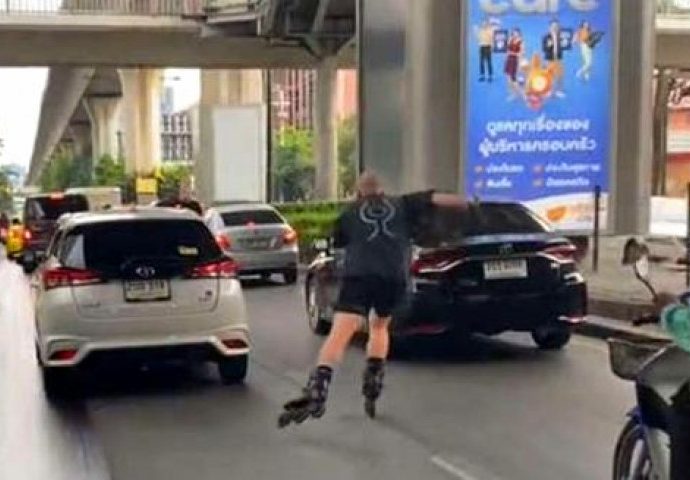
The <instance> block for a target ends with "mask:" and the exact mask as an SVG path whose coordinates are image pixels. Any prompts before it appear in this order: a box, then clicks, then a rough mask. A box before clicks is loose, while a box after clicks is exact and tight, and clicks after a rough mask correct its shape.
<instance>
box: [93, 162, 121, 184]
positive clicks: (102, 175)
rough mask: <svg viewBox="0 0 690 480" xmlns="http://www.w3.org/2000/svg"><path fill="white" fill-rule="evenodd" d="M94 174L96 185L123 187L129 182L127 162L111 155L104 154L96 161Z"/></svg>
mask: <svg viewBox="0 0 690 480" xmlns="http://www.w3.org/2000/svg"><path fill="white" fill-rule="evenodd" d="M93 176H94V184H95V185H98V186H103V187H120V188H123V187H124V185H125V183H126V182H127V174H126V173H125V163H124V162H123V161H118V160H116V159H114V158H113V157H111V156H110V155H103V156H102V157H101V158H99V159H98V161H97V162H96V166H95V167H94V170H93Z"/></svg>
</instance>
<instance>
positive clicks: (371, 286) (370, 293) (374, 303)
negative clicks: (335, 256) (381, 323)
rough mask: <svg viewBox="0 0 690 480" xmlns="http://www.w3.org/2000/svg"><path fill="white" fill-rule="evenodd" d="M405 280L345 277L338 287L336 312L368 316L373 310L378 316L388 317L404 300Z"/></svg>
mask: <svg viewBox="0 0 690 480" xmlns="http://www.w3.org/2000/svg"><path fill="white" fill-rule="evenodd" d="M405 291H406V288H405V282H404V281H401V280H395V279H388V278H383V277H374V276H370V277H346V278H345V280H344V281H343V285H342V287H341V289H340V296H339V297H338V303H337V305H336V307H335V311H336V312H342V313H354V314H356V315H361V316H363V317H368V316H369V312H371V310H374V312H376V315H378V316H379V317H390V316H391V314H392V313H393V310H395V308H396V307H397V306H398V305H399V304H400V303H401V302H402V301H403V300H404V296H405Z"/></svg>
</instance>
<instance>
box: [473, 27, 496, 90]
mask: <svg viewBox="0 0 690 480" xmlns="http://www.w3.org/2000/svg"><path fill="white" fill-rule="evenodd" d="M476 31H477V41H478V42H479V81H480V82H485V81H489V82H492V81H493V76H494V64H493V46H494V34H495V33H496V25H495V24H494V23H493V22H491V21H490V20H484V22H482V24H481V26H480V27H479V28H477V29H476ZM487 74H488V76H487Z"/></svg>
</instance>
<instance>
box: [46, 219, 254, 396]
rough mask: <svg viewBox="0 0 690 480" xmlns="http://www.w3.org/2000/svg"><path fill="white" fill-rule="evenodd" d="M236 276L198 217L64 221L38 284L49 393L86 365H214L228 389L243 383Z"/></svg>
mask: <svg viewBox="0 0 690 480" xmlns="http://www.w3.org/2000/svg"><path fill="white" fill-rule="evenodd" d="M236 270H237V267H236V264H235V262H234V261H233V260H232V259H230V258H229V257H227V256H225V255H224V254H223V252H222V251H221V249H220V248H219V246H218V245H217V243H216V242H215V240H214V238H213V236H212V235H211V233H210V232H209V230H208V228H206V226H205V225H204V223H203V221H202V220H201V218H200V217H199V216H198V215H195V214H194V213H193V212H188V211H186V210H172V209H161V208H154V209H127V210H124V209H123V210H113V211H110V212H104V213H97V214H96V213H84V214H74V215H70V216H68V217H65V218H63V219H62V220H61V221H60V222H59V226H58V230H57V232H56V233H55V235H54V237H53V240H52V242H51V245H50V247H49V249H48V251H47V253H46V259H45V262H44V263H43V264H42V265H41V267H40V269H39V271H38V272H37V274H36V277H35V280H36V281H35V285H36V287H37V302H36V346H37V348H36V350H37V356H38V361H39V364H40V366H41V369H42V372H43V378H44V386H45V390H46V393H47V394H48V395H53V394H58V393H60V392H62V391H64V389H65V386H66V383H69V382H68V381H67V380H68V379H67V378H66V377H69V376H71V374H72V372H73V371H74V370H75V368H74V367H77V366H80V365H82V364H83V363H86V362H92V361H93V362H97V361H99V360H101V361H102V360H106V361H107V362H108V363H109V364H111V365H112V364H113V363H115V362H118V361H123V362H124V361H127V360H130V359H132V358H134V359H135V360H137V361H148V360H154V359H158V358H163V359H168V358H173V359H189V360H199V361H214V362H217V364H218V369H219V372H220V376H221V378H222V379H223V381H224V382H226V383H235V382H241V381H242V380H243V379H244V377H245V375H246V372H247V356H248V354H249V349H250V340H249V328H248V325H247V314H246V309H245V303H244V298H243V295H242V289H241V286H240V282H239V281H238V280H237V278H236ZM115 364H117V363H115Z"/></svg>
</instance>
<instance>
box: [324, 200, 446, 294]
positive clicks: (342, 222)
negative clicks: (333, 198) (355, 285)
mask: <svg viewBox="0 0 690 480" xmlns="http://www.w3.org/2000/svg"><path fill="white" fill-rule="evenodd" d="M432 195H433V192H431V191H429V192H420V193H413V194H409V195H403V196H400V197H389V196H386V195H377V196H369V197H363V198H361V199H358V200H357V201H356V202H354V203H353V204H352V205H350V206H349V207H348V208H347V209H346V210H345V211H344V212H343V213H342V214H341V215H340V217H338V220H337V221H336V226H335V231H334V243H335V247H336V248H344V249H345V276H346V277H366V276H376V277H381V278H387V279H391V280H396V281H398V280H400V281H402V280H404V279H405V278H406V276H407V268H408V263H409V258H410V248H411V246H412V239H413V237H414V233H415V230H416V226H417V225H418V223H419V221H420V220H422V219H423V218H424V217H425V216H426V215H428V214H429V213H430V210H431V208H432Z"/></svg>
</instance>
